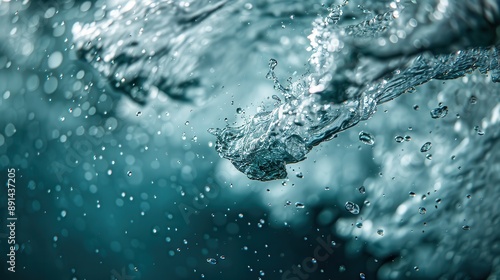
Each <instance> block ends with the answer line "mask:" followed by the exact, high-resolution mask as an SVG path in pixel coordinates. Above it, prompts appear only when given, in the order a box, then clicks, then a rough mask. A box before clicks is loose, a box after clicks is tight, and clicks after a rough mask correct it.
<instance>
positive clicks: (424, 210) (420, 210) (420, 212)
mask: <svg viewBox="0 0 500 280" xmlns="http://www.w3.org/2000/svg"><path fill="white" fill-rule="evenodd" d="M418 213H419V214H420V215H424V214H425V213H427V209H425V208H424V207H419V208H418Z"/></svg>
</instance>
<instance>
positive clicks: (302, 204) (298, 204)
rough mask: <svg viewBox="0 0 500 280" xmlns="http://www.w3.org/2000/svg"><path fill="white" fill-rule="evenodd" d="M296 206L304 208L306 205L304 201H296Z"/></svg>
mask: <svg viewBox="0 0 500 280" xmlns="http://www.w3.org/2000/svg"><path fill="white" fill-rule="evenodd" d="M295 207H296V208H300V209H302V208H304V207H305V205H304V203H302V202H295Z"/></svg>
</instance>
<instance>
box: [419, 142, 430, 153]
mask: <svg viewBox="0 0 500 280" xmlns="http://www.w3.org/2000/svg"><path fill="white" fill-rule="evenodd" d="M431 148H432V143H431V142H425V144H424V145H423V146H422V147H421V148H420V152H422V153H425V152H428V151H429V150H430V149H431Z"/></svg>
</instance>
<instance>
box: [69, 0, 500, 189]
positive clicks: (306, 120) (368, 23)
mask: <svg viewBox="0 0 500 280" xmlns="http://www.w3.org/2000/svg"><path fill="white" fill-rule="evenodd" d="M355 2H356V1H352V2H351V3H349V2H348V1H346V2H344V3H342V4H341V5H332V7H331V8H329V9H328V11H329V13H328V14H327V15H326V16H325V17H319V18H317V19H316V20H315V21H314V24H313V29H312V33H311V34H310V35H309V36H308V38H309V40H310V45H311V46H310V49H311V52H312V55H311V57H310V59H309V63H310V64H311V68H312V71H311V74H309V75H307V76H306V77H304V78H301V79H300V80H299V81H296V82H294V83H293V84H291V85H290V87H289V88H286V87H285V86H283V85H281V84H280V82H279V81H278V79H277V77H276V74H274V68H275V67H276V63H277V62H276V61H275V60H271V62H270V73H268V78H271V79H273V80H274V82H275V84H276V88H277V89H278V90H279V91H280V92H281V93H282V94H283V95H284V102H283V103H281V104H280V105H279V106H278V107H277V108H275V109H274V110H272V111H264V112H260V113H258V114H257V115H255V116H254V117H253V118H251V119H250V120H248V121H247V123H246V124H244V125H242V126H240V127H226V128H224V129H212V130H210V131H211V133H213V134H214V135H216V136H217V145H216V148H217V151H218V152H219V154H220V155H221V156H222V157H224V158H227V159H229V160H230V161H231V162H232V163H233V165H234V166H235V167H236V168H237V169H238V170H240V171H241V172H244V173H245V174H247V176H248V177H249V178H251V179H258V180H263V181H266V180H273V179H283V178H285V177H286V176H287V172H286V164H287V163H296V162H298V161H301V160H303V159H305V157H306V154H307V153H308V152H309V151H310V150H311V149H312V147H313V146H315V145H318V144H319V143H321V142H323V141H326V140H329V139H331V138H332V137H334V136H335V135H336V134H337V133H338V132H340V131H342V130H345V129H347V128H349V127H352V126H354V125H355V124H357V123H358V122H360V121H363V120H366V119H368V118H370V117H371V116H372V114H373V113H374V112H375V111H376V107H377V105H378V104H380V103H383V102H386V101H388V100H391V99H393V98H396V97H397V96H399V95H401V94H403V93H404V92H408V91H411V90H413V89H414V87H416V86H418V85H420V84H422V83H425V82H427V81H429V80H431V79H456V78H458V77H461V76H463V75H465V74H466V73H470V72H471V71H473V70H474V69H479V71H480V72H481V73H486V72H488V71H491V78H492V81H494V82H497V81H498V80H499V79H500V72H499V71H500V69H499V67H500V66H499V63H498V51H499V49H498V48H497V47H495V46H494V42H495V36H496V33H495V29H494V28H492V26H496V24H497V23H498V22H499V10H498V3H496V2H495V1H479V0H478V1H472V2H467V3H466V2H458V3H448V2H434V1H424V2H419V3H418V4H416V3H413V2H411V1H402V2H399V1H397V2H390V3H385V5H384V4H382V3H373V4H372V3H366V4H364V6H361V5H359V3H355ZM183 3H184V2H181V3H180V4H179V3H176V2H169V1H167V2H162V1H160V2H158V3H156V2H154V3H149V2H145V3H141V4H136V3H135V2H129V3H127V4H126V5H123V6H121V5H118V6H116V5H115V6H110V7H107V9H110V11H109V13H108V15H109V16H107V17H104V18H103V19H101V20H100V21H99V22H97V23H96V22H93V23H92V24H86V25H84V26H83V27H82V26H81V25H80V24H77V25H75V27H74V29H73V33H74V34H75V38H76V41H77V42H78V46H77V47H78V49H79V50H80V52H81V53H82V54H81V55H82V56H83V57H84V58H85V59H86V60H87V61H89V62H91V63H92V64H93V65H94V67H96V68H97V69H98V70H99V71H101V72H103V73H104V74H105V75H106V76H108V77H109V78H110V79H111V80H113V82H112V84H114V85H115V86H116V87H117V88H121V89H123V90H125V92H126V93H127V94H130V95H131V96H132V98H134V99H135V100H137V101H138V102H144V101H145V100H146V97H147V95H148V92H149V91H151V90H152V88H155V89H159V90H160V91H162V92H164V93H166V94H168V95H170V96H172V97H174V98H179V99H185V100H192V99H193V98H195V96H199V95H203V92H202V93H200V91H194V90H193V88H197V87H200V84H201V83H202V80H203V74H202V70H200V69H199V68H202V67H200V64H203V63H204V62H202V61H203V60H207V59H211V60H215V61H216V60H217V59H218V58H215V57H211V56H212V55H211V53H207V52H206V48H207V47H210V48H216V47H219V46H220V43H219V42H221V40H222V41H224V42H226V41H227V40H226V39H228V38H229V36H232V34H235V33H237V32H239V31H241V30H242V28H241V26H238V25H234V26H231V28H232V29H229V30H228V29H227V27H226V28H217V27H215V25H218V24H221V23H222V22H223V21H225V20H227V18H226V17H229V18H231V19H232V18H234V19H238V20H240V21H243V22H246V21H249V20H250V19H251V18H252V17H253V18H255V17H256V14H257V17H259V18H262V17H263V16H260V13H252V16H249V15H245V14H244V13H243V12H241V10H242V8H243V10H244V8H245V7H246V8H249V7H251V4H246V5H244V6H242V5H243V4H242V3H239V2H237V3H231V4H229V3H226V2H223V1H221V2H216V3H211V2H207V3H203V2H196V5H188V4H185V3H184V4H185V6H182V4H183ZM186 3H187V2H186ZM248 5H250V6H248ZM259 5H262V3H258V4H256V6H257V7H258V6H259ZM309 8H310V7H308V6H306V5H300V6H299V7H298V8H296V9H295V11H298V10H299V9H303V10H308V9H309ZM266 9H270V10H272V11H273V12H274V13H276V14H277V15H278V16H279V14H281V13H284V12H285V11H282V10H273V9H272V7H271V8H269V7H267V8H266ZM286 12H290V11H286ZM165 14H166V15H165ZM165 17H166V20H165V19H164V18H165ZM123 25H125V26H130V27H129V28H126V29H123V28H121V26H123ZM448 27H449V29H446V30H447V32H445V35H444V36H443V35H441V33H443V32H442V30H444V29H445V28H448ZM105 32H112V33H113V36H106V35H105V34H104V33H105ZM464 33H465V34H466V36H462V34H464ZM130 34H136V35H137V36H132V35H130ZM196 36H201V38H199V37H196ZM254 39H255V38H254V37H253V36H246V37H245V38H244V41H247V40H254ZM247 42H248V41H247ZM475 46H481V47H475ZM221 47H227V46H225V45H222V46H221ZM471 47H475V48H471ZM180 54H186V55H182V56H180ZM152 57H155V59H151V58H152ZM226 59H227V58H226ZM304 73H305V72H304ZM206 86H207V85H205V87H206ZM193 92H198V94H193Z"/></svg>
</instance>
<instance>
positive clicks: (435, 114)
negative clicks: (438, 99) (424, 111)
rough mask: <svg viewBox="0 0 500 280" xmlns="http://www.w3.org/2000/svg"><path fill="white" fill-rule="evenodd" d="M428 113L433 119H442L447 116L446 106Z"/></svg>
mask: <svg viewBox="0 0 500 280" xmlns="http://www.w3.org/2000/svg"><path fill="white" fill-rule="evenodd" d="M430 113H431V117H432V118H433V119H439V118H444V117H446V115H448V106H442V105H440V106H439V107H437V108H434V109H432V110H431V112H430Z"/></svg>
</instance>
